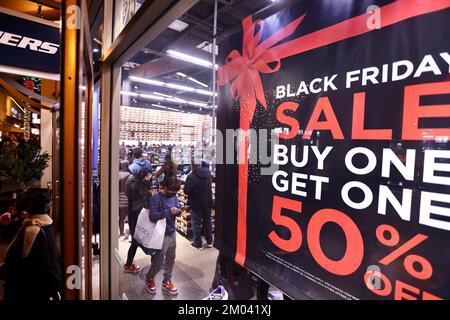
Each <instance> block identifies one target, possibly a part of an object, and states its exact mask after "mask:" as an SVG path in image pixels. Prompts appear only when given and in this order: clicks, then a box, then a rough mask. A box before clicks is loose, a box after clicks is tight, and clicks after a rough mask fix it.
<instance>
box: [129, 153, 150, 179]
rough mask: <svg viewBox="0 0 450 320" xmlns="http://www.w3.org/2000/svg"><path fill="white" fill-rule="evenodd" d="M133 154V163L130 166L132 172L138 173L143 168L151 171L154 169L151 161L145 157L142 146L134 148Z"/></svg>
mask: <svg viewBox="0 0 450 320" xmlns="http://www.w3.org/2000/svg"><path fill="white" fill-rule="evenodd" d="M133 156H134V160H133V163H131V165H130V167H129V169H130V172H131V173H132V174H133V175H136V174H137V173H138V172H139V171H140V170H141V169H142V168H146V169H148V170H149V171H150V172H151V171H152V165H151V163H150V161H148V160H147V159H144V157H143V153H142V149H141V148H135V149H134V150H133Z"/></svg>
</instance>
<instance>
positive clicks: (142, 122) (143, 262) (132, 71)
mask: <svg viewBox="0 0 450 320" xmlns="http://www.w3.org/2000/svg"><path fill="white" fill-rule="evenodd" d="M213 23H214V6H211V5H210V4H209V3H207V2H206V1H205V2H200V3H198V4H197V5H195V6H193V7H192V8H191V9H190V10H189V11H188V12H186V13H185V14H183V15H182V16H180V17H178V18H177V19H175V20H173V21H172V22H171V23H170V24H169V26H168V28H166V29H165V30H164V31H163V32H162V33H160V34H159V35H158V36H157V37H156V38H155V39H154V40H153V41H151V42H150V43H145V44H143V46H142V49H141V50H140V51H139V52H138V53H137V54H136V55H134V56H133V57H132V58H131V59H128V61H126V62H125V63H123V64H122V66H121V74H122V78H121V81H122V86H121V92H120V94H121V99H120V101H121V103H120V129H119V130H120V132H119V140H118V141H117V144H116V145H115V146H113V147H115V148H118V149H119V152H118V153H117V154H118V155H119V159H117V161H119V162H120V165H119V167H120V172H118V173H117V176H116V177H117V180H118V181H119V195H118V196H117V197H114V196H113V197H112V198H113V201H115V202H117V206H118V208H119V212H118V214H119V217H118V218H119V219H118V221H119V223H118V225H115V226H113V227H114V229H115V230H114V232H113V235H114V234H115V235H116V236H115V239H112V242H113V243H116V244H117V253H118V255H119V257H120V260H121V262H122V266H121V269H120V271H119V274H118V275H117V276H118V277H119V294H120V296H121V297H122V298H125V297H126V298H127V299H163V298H164V294H163V293H164V291H162V288H161V286H162V280H164V278H165V277H167V273H168V272H169V273H170V272H171V273H172V279H171V280H172V281H173V283H174V285H175V286H176V287H177V288H178V292H179V294H178V298H179V299H183V298H184V299H202V298H204V297H206V296H207V295H208V293H209V289H210V287H211V283H212V280H213V277H214V271H215V266H216V260H217V255H218V252H217V250H216V249H215V248H212V239H209V238H208V239H206V238H207V237H205V238H204V245H203V247H204V250H203V252H201V255H199V253H198V252H197V251H198V249H197V248H194V247H193V246H192V245H191V242H193V225H192V218H191V215H190V212H189V207H188V197H187V195H186V194H185V193H184V191H183V188H184V183H185V181H186V178H187V176H188V175H189V174H190V173H191V169H192V168H191V161H192V160H193V159H196V162H198V164H199V166H202V167H204V169H205V171H207V172H208V173H207V175H209V176H210V179H211V182H212V185H211V189H212V192H213V197H214V176H215V170H214V156H215V145H214V144H213V139H212V127H213V117H214V116H215V105H216V103H215V101H216V93H215V92H214V88H213V68H212V66H213V63H212V61H213V57H212V54H211V52H210V50H208V44H209V45H210V44H211V43H212V37H211V35H212V30H213V29H212V28H213ZM209 48H211V45H210V46H209ZM136 150H139V151H138V153H136ZM146 166H148V167H149V168H150V171H151V172H152V174H153V176H152V178H151V182H150V185H149V186H146V187H145V188H146V191H145V192H146V193H147V194H146V195H144V200H145V201H146V205H147V204H148V201H149V200H148V199H149V197H150V196H151V195H152V194H157V193H158V192H160V191H161V190H162V188H161V185H162V184H163V182H162V181H163V180H164V178H166V177H168V176H169V175H172V173H173V174H174V176H175V177H176V178H177V179H179V180H180V181H181V183H182V187H181V190H180V191H178V192H177V194H176V196H175V197H177V198H178V201H179V203H180V204H179V206H180V208H183V212H182V213H181V214H180V215H179V216H178V217H176V219H174V220H175V221H174V224H173V226H172V227H173V229H174V236H175V238H176V242H177V249H176V258H175V265H174V267H173V270H172V271H167V270H166V271H164V270H161V271H160V272H159V273H158V274H157V275H156V277H155V279H154V280H155V284H156V287H157V291H156V293H155V294H153V293H149V292H148V290H146V288H147V287H146V283H145V281H144V280H145V279H147V278H148V277H152V276H151V275H150V273H151V272H152V271H151V270H150V260H151V259H150V256H149V255H146V254H145V253H144V251H143V250H141V248H137V249H136V247H135V246H134V244H133V242H134V240H132V236H131V235H132V234H133V233H134V232H135V230H134V229H135V225H136V222H137V219H138V215H139V213H140V211H141V210H140V208H139V209H138V210H135V209H131V208H134V205H135V204H136V203H137V201H136V197H135V195H133V194H130V193H127V190H129V189H127V188H128V187H127V180H130V179H136V177H137V174H136V170H138V171H139V169H141V168H145V167H146ZM142 170H143V169H142ZM130 171H131V172H133V173H130ZM129 192H131V193H133V192H134V189H133V190H131V191H129ZM127 196H128V197H127ZM130 197H132V198H133V200H131V198H130ZM127 200H128V206H127V203H126V201H127ZM211 215H212V222H213V221H214V209H213V210H212V211H211ZM213 228H214V223H212V229H213ZM166 230H168V229H166ZM203 234H204V233H203ZM204 235H205V234H204ZM113 237H114V236H113ZM207 242H208V243H207ZM208 245H209V246H208ZM135 250H136V251H135ZM195 255H199V258H201V259H199V260H198V259H193V257H194V256H195ZM166 264H167V261H166ZM139 268H140V269H139ZM163 269H164V268H163ZM138 270H139V271H140V273H139V276H137V275H135V274H134V273H135V272H137V271H138ZM196 277H197V278H199V279H196V280H193V279H195V278H196ZM147 289H148V288H147Z"/></svg>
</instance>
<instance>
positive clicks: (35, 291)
mask: <svg viewBox="0 0 450 320" xmlns="http://www.w3.org/2000/svg"><path fill="white" fill-rule="evenodd" d="M18 211H19V212H23V213H24V214H25V216H26V218H25V219H24V220H23V222H22V225H21V227H20V229H19V231H18V232H17V234H16V236H15V238H14V239H13V241H12V243H11V245H10V246H9V248H8V251H7V252H6V256H5V263H4V264H3V265H1V266H0V278H1V279H2V280H4V281H5V283H4V289H5V290H4V300H9V301H22V302H25V301H47V300H59V299H60V295H59V292H60V282H61V273H60V268H59V265H58V263H57V258H56V249H55V233H54V230H53V227H52V223H53V220H52V218H50V216H49V215H48V211H49V199H48V198H47V196H46V195H45V194H44V191H42V190H30V191H29V192H28V193H27V194H26V195H25V196H23V198H22V199H21V200H20V201H19V202H18Z"/></svg>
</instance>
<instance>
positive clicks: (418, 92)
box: [403, 81, 450, 140]
mask: <svg viewBox="0 0 450 320" xmlns="http://www.w3.org/2000/svg"><path fill="white" fill-rule="evenodd" d="M443 94H447V95H448V94H450V81H446V82H438V83H427V84H418V85H413V86H407V87H405V108H404V119H403V140H435V138H436V137H439V136H442V137H447V139H448V137H449V136H450V129H449V128H440V129H438V128H419V120H420V119H421V118H450V104H447V105H436V106H421V105H420V98H421V97H422V96H426V95H443Z"/></svg>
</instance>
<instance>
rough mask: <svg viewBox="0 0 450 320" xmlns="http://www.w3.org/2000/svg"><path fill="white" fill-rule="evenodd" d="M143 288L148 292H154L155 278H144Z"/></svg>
mask: <svg viewBox="0 0 450 320" xmlns="http://www.w3.org/2000/svg"><path fill="white" fill-rule="evenodd" d="M145 288H146V289H147V291H148V292H150V293H156V285H155V280H153V279H150V280H145Z"/></svg>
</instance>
